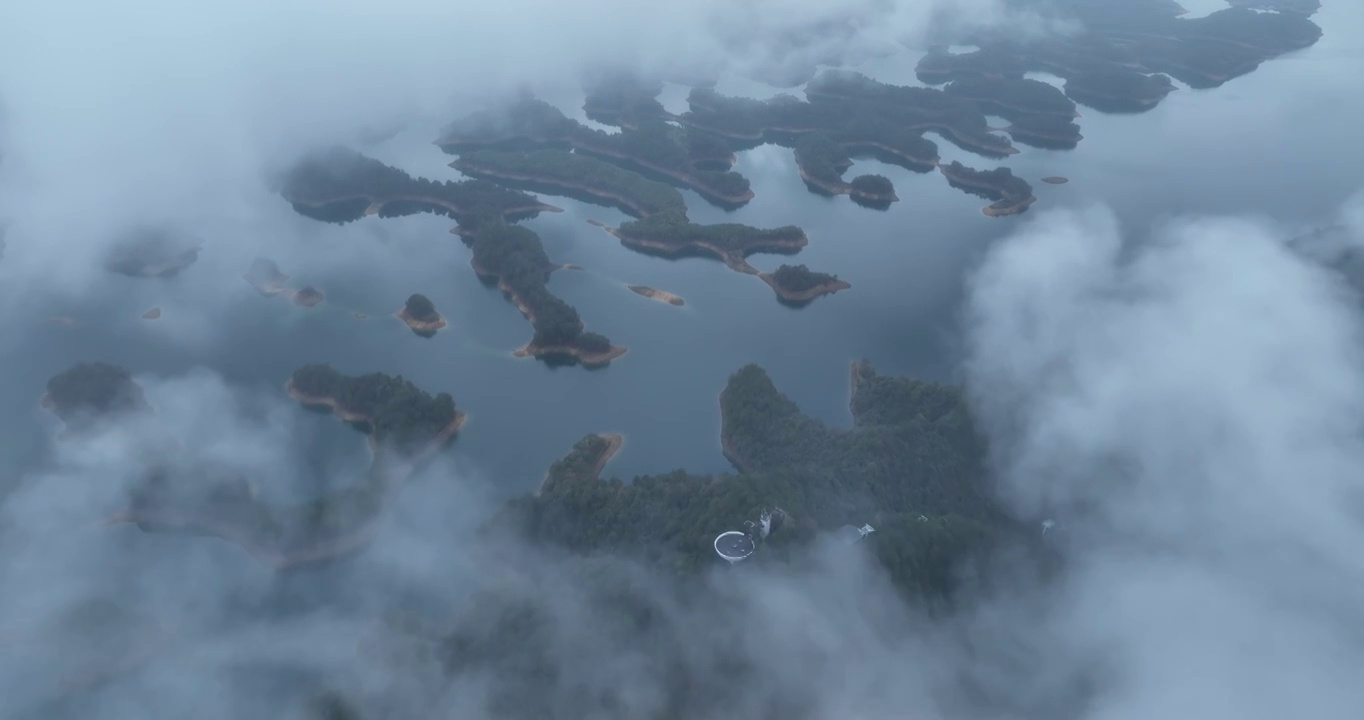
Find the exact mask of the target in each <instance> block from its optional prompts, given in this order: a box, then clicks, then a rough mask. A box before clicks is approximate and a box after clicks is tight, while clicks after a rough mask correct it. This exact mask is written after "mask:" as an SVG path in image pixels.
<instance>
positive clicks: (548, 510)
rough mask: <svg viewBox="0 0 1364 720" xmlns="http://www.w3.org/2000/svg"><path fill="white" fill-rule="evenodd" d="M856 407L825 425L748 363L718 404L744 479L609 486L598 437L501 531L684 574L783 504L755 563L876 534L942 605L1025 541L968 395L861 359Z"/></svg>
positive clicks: (508, 517) (726, 443) (883, 550)
mask: <svg viewBox="0 0 1364 720" xmlns="http://www.w3.org/2000/svg"><path fill="white" fill-rule="evenodd" d="M850 409H851V411H852V415H853V427H852V428H851V429H840V428H831V427H828V426H826V425H824V424H822V423H820V422H819V421H816V420H813V419H811V418H809V417H807V416H805V415H803V414H802V413H801V412H800V410H799V408H798V407H797V406H796V404H795V403H794V402H792V401H791V400H790V399H789V398H787V397H786V396H785V395H783V394H781V393H780V392H779V391H778V390H777V389H776V387H775V386H774V385H773V384H772V382H771V380H770V379H769V377H768V376H767V374H766V373H765V372H764V371H763V370H762V369H761V368H759V367H757V366H753V365H750V366H747V367H744V368H742V369H741V370H739V371H738V372H736V373H735V374H734V375H732V376H731V377H730V379H729V382H728V384H727V385H726V387H725V389H724V391H723V392H722V393H721V395H720V413H721V443H722V446H723V448H724V450H725V454H726V456H727V457H729V458H730V459H731V460H732V461H733V462H734V464H735V466H736V467H737V468H738V469H739V470H740V473H741V474H740V475H738V476H728V475H721V476H701V475H693V474H690V473H687V472H684V471H681V470H678V471H674V472H671V473H667V474H663V475H652V476H641V477H637V478H635V479H634V480H633V481H631V482H623V481H621V480H619V479H609V480H603V479H601V478H600V472H601V468H602V465H603V464H604V459H605V458H606V457H609V454H608V453H609V452H611V451H612V450H611V444H610V443H609V442H608V440H607V438H604V437H602V436H596V435H589V436H587V437H586V438H584V439H583V440H581V441H579V443H578V444H577V445H576V446H575V447H574V448H573V451H572V452H571V453H570V454H569V455H568V456H566V457H564V458H563V459H562V460H560V461H558V462H556V463H555V464H554V465H553V467H551V468H550V471H549V474H548V476H547V477H546V479H545V481H544V483H543V484H542V485H541V488H540V491H539V492H538V493H535V494H530V495H524V496H522V497H519V498H516V499H513V500H511V501H509V502H508V504H507V505H506V506H505V507H504V509H503V511H502V513H501V514H500V516H499V517H498V518H497V519H496V520H495V521H494V524H496V525H499V526H503V527H512V528H514V529H515V530H516V531H517V532H518V533H520V534H523V535H524V536H525V537H528V538H530V539H531V540H532V541H533V542H536V543H544V544H547V545H550V546H552V547H555V548H560V549H569V550H571V551H573V552H576V553H598V552H603V551H606V552H611V553H618V554H624V555H627V556H630V557H637V558H640V559H644V560H646V561H647V562H649V563H651V564H660V565H662V566H663V567H666V568H671V569H674V570H677V571H681V572H684V573H685V572H693V571H695V570H698V569H701V568H704V567H708V566H710V565H712V564H714V563H717V562H720V561H719V559H718V558H716V557H715V555H714V550H713V549H712V547H711V540H712V539H713V538H714V537H715V535H716V534H718V533H719V532H721V531H723V530H726V529H730V528H732V527H735V526H739V525H740V524H741V523H742V521H743V520H744V519H746V518H749V517H750V516H751V515H752V514H753V513H755V512H756V511H757V510H758V509H761V508H762V507H771V506H774V505H775V506H779V507H781V508H783V509H784V510H785V511H786V513H787V517H788V519H787V522H786V525H785V528H784V529H783V530H782V534H781V535H774V536H773V540H772V541H771V542H769V543H768V544H767V545H765V546H764V547H763V548H762V552H761V553H759V556H763V555H770V556H771V557H772V558H780V557H783V556H784V553H785V552H786V551H787V550H789V548H790V547H792V546H799V545H802V544H804V543H807V542H809V541H810V540H811V539H813V538H814V537H815V535H816V534H818V533H819V532H821V531H824V530H831V529H834V528H837V527H839V526H841V525H844V524H847V523H850V522H856V523H859V524H860V523H862V522H871V523H873V524H874V525H875V526H876V527H877V529H878V532H877V533H876V535H874V536H873V537H872V542H873V544H874V547H875V553H876V555H877V557H878V558H879V559H880V561H881V562H882V563H883V564H884V565H885V566H886V568H887V570H889V572H890V574H891V577H892V578H893V579H894V581H895V582H896V584H897V585H898V586H899V587H900V588H901V590H902V591H904V592H905V594H906V596H907V597H910V598H913V599H915V600H916V601H918V602H927V603H928V604H930V605H932V604H935V603H939V602H945V601H946V600H947V599H948V598H950V597H951V596H952V595H953V593H954V592H956V591H957V590H959V589H960V586H959V582H960V579H961V578H962V577H963V576H962V575H959V574H958V573H957V572H956V571H957V570H959V569H961V567H962V565H963V564H964V563H972V562H982V561H984V560H985V559H986V558H987V557H988V556H989V552H990V548H991V547H993V543H994V541H996V540H998V539H999V538H1000V537H1002V536H1003V535H1011V534H1013V533H1016V532H1018V531H1019V530H1020V528H1018V527H1016V526H1014V525H1013V524H1012V522H1011V521H1009V520H1007V519H1006V518H1005V516H1004V514H1003V513H1002V512H1001V510H1000V509H999V508H998V507H997V506H996V505H995V501H994V500H992V496H991V492H990V488H989V486H988V483H987V481H986V472H985V468H984V445H983V441H982V440H981V439H980V438H979V436H978V435H977V434H976V431H975V430H974V428H973V425H972V423H971V419H970V416H969V413H968V412H967V409H966V404H965V401H964V399H963V397H962V394H961V391H960V390H959V389H958V388H955V387H950V386H944V385H938V384H935V383H926V382H920V381H915V380H908V379H899V378H890V377H886V376H882V375H879V374H877V373H876V371H875V370H874V369H873V368H872V366H871V365H870V364H869V363H867V362H865V361H862V362H858V363H854V364H853V366H852V369H851V400H850ZM754 560H756V561H762V557H755V558H754V559H753V560H750V561H749V562H752V561H754Z"/></svg>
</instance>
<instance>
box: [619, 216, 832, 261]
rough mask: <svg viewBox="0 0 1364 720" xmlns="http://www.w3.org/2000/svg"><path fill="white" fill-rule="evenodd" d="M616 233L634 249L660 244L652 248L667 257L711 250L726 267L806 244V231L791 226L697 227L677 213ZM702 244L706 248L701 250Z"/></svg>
mask: <svg viewBox="0 0 1364 720" xmlns="http://www.w3.org/2000/svg"><path fill="white" fill-rule="evenodd" d="M616 234H617V236H619V237H620V238H621V240H624V241H626V243H627V244H629V243H630V242H631V241H635V242H636V245H635V246H636V247H638V242H640V241H643V242H647V243H651V244H653V245H662V246H664V247H661V248H654V249H659V250H663V251H664V252H667V253H669V254H678V253H681V252H685V251H687V250H689V249H692V248H699V249H702V250H707V249H711V248H713V252H718V253H720V255H721V259H722V260H724V261H725V262H726V263H727V264H730V265H731V266H733V265H736V264H740V265H743V266H745V267H746V266H747V263H743V258H745V257H747V256H749V255H752V254H753V253H755V252H794V251H797V250H799V249H800V248H801V247H804V246H805V244H806V243H807V242H808V240H807V239H806V237H805V231H803V230H801V229H800V228H798V227H796V226H794V225H785V226H782V227H778V228H770V229H762V228H755V227H751V226H748V225H740V224H738V223H718V224H715V225H697V224H696V223H693V222H691V221H690V220H688V219H687V216H686V215H685V214H684V213H679V212H664V213H658V214H657V215H650V216H648V217H646V218H643V219H641V220H634V221H632V222H628V223H624V224H622V225H621V226H620V227H619V228H617V229H616ZM702 245H705V246H709V248H700V247H699V246H702ZM755 272H756V271H755Z"/></svg>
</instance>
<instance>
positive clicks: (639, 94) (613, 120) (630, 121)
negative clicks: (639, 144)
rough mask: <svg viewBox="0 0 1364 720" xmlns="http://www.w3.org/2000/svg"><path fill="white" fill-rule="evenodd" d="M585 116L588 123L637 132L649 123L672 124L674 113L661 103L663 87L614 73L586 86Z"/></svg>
mask: <svg viewBox="0 0 1364 720" xmlns="http://www.w3.org/2000/svg"><path fill="white" fill-rule="evenodd" d="M583 90H584V96H585V97H584V98H583V114H584V115H586V116H587V119H588V120H592V121H593V122H599V123H601V124H603V125H614V126H616V127H622V128H626V129H628V130H637V129H639V126H640V125H641V124H643V123H645V122H647V121H650V120H672V119H673V116H672V113H670V112H668V111H667V110H666V109H664V107H663V104H662V103H660V102H659V101H658V95H659V93H662V92H663V83H661V82H648V81H645V80H643V79H641V78H639V77H637V76H634V75H629V74H621V73H612V74H610V75H606V76H603V77H599V78H594V79H593V80H591V81H589V82H587V83H585V84H584V88H583Z"/></svg>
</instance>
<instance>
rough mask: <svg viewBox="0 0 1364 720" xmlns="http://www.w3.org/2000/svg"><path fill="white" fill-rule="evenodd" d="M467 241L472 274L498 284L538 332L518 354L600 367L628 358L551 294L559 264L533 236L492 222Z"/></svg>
mask: <svg viewBox="0 0 1364 720" xmlns="http://www.w3.org/2000/svg"><path fill="white" fill-rule="evenodd" d="M464 240H465V242H466V243H468V244H469V247H470V248H471V249H472V250H473V254H474V256H473V259H472V261H471V263H470V264H471V265H472V266H473V268H474V272H476V273H478V275H479V276H480V277H484V278H488V279H490V280H491V281H492V282H494V283H495V284H496V285H497V287H498V289H500V290H501V291H502V292H503V293H504V294H505V295H506V296H507V297H508V298H509V299H511V301H512V304H514V305H515V306H516V309H518V310H520V311H521V314H522V315H524V316H525V317H526V319H527V320H529V321H530V324H531V327H533V328H534V329H535V334H534V336H532V337H531V340H530V342H529V343H527V344H526V345H524V346H523V347H521V348H519V349H517V350H516V351H515V355H516V356H518V357H526V356H534V357H537V358H550V359H554V358H565V359H569V360H572V361H575V362H578V363H581V364H582V365H584V366H586V367H599V366H602V365H605V364H607V363H609V362H611V361H612V360H614V359H615V358H618V357H620V356H621V355H624V354H625V348H623V347H620V346H618V345H612V344H611V341H610V340H609V339H608V338H607V337H606V336H604V335H601V334H599V333H595V332H588V331H586V330H585V329H584V325H583V321H582V319H581V318H580V317H579V316H578V311H577V310H576V309H574V307H573V306H572V305H569V304H568V303H566V302H564V301H563V300H561V299H560V298H559V297H558V296H556V295H554V294H553V293H551V292H550V291H549V288H548V287H547V286H546V285H545V283H546V281H547V280H548V278H549V274H550V272H552V271H553V270H555V269H557V267H558V266H557V265H555V264H554V263H551V262H550V260H549V257H548V256H546V255H545V248H544V245H542V244H541V242H540V238H539V236H538V235H536V234H535V233H534V232H532V231H531V230H528V229H526V228H524V227H522V226H520V225H508V224H507V223H505V222H501V221H500V220H497V219H496V218H494V219H492V220H491V221H488V222H481V223H479V224H478V226H477V229H475V230H473V231H471V233H470V234H467V235H466V236H465V238H464Z"/></svg>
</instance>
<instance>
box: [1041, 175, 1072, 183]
mask: <svg viewBox="0 0 1364 720" xmlns="http://www.w3.org/2000/svg"><path fill="white" fill-rule="evenodd" d="M1042 182H1044V183H1047V184H1048V185H1065V184H1066V183H1068V182H1070V180H1069V179H1068V178H1063V177H1061V176H1060V175H1049V176H1047V177H1044V178H1042Z"/></svg>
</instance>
